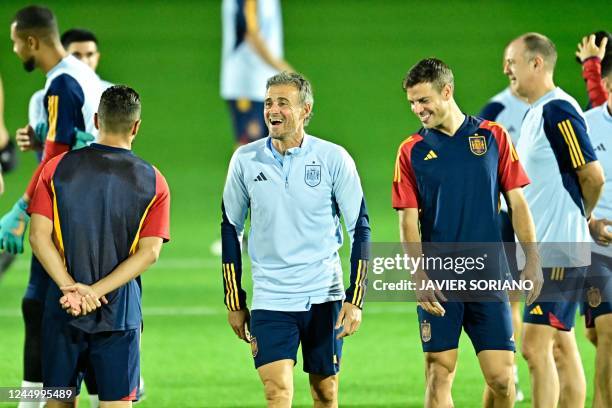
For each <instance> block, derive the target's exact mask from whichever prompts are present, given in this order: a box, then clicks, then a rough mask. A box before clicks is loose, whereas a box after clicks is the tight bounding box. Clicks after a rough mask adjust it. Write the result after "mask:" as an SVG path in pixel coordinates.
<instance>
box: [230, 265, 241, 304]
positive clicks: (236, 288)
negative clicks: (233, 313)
mask: <svg viewBox="0 0 612 408" xmlns="http://www.w3.org/2000/svg"><path fill="white" fill-rule="evenodd" d="M230 267H231V270H232V284H233V289H232V294H233V295H234V299H235V300H236V303H235V304H236V310H239V309H240V300H239V299H238V285H236V271H235V270H234V264H233V263H231V264H230Z"/></svg>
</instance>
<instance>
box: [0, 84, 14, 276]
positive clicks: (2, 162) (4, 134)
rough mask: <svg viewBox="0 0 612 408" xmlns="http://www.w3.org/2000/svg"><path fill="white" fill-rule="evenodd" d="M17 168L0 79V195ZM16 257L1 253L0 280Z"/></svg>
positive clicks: (8, 253)
mask: <svg viewBox="0 0 612 408" xmlns="http://www.w3.org/2000/svg"><path fill="white" fill-rule="evenodd" d="M15 166H17V154H16V149H15V144H14V143H13V141H12V140H11V138H10V137H9V133H8V130H7V129H6V125H5V123H4V87H3V85H2V78H0V194H1V193H2V192H4V178H3V177H4V173H8V172H10V171H12V170H13V168H15ZM14 259H15V255H13V254H11V253H10V252H0V278H2V275H4V272H5V271H6V270H7V269H8V267H9V266H10V265H11V263H12V262H13V260H14Z"/></svg>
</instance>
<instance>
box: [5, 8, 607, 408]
mask: <svg viewBox="0 0 612 408" xmlns="http://www.w3.org/2000/svg"><path fill="white" fill-rule="evenodd" d="M46 3H47V4H48V5H50V6H51V7H52V8H53V9H54V11H55V12H56V15H57V16H58V19H59V23H60V29H62V30H65V29H67V28H70V27H87V28H90V29H92V30H93V31H94V32H96V34H97V35H98V38H99V40H100V49H101V52H102V60H101V63H100V68H99V73H100V75H101V76H102V77H103V78H105V79H107V80H109V81H112V82H115V83H126V84H129V85H131V86H133V87H134V88H135V89H137V90H138V91H139V92H140V93H141V96H142V101H143V125H142V129H141V133H140V134H139V136H138V138H137V140H136V143H135V145H134V150H135V151H136V153H137V154H139V155H140V156H141V157H143V158H145V159H147V160H149V161H150V162H152V163H154V164H155V165H157V166H158V168H159V169H160V170H161V171H162V172H163V173H164V174H165V175H166V178H167V180H168V182H169V184H170V188H171V191H172V241H171V242H170V243H169V244H167V245H166V246H165V248H164V251H163V253H162V257H161V260H160V261H159V263H158V264H157V265H156V266H155V267H154V268H152V269H151V270H150V271H148V272H147V273H146V274H145V275H144V277H143V284H144V316H145V326H146V330H145V333H144V336H143V345H142V372H143V375H144V378H145V381H146V386H147V394H148V397H147V399H146V400H145V401H144V402H143V403H142V404H141V406H142V407H177V406H180V407H258V406H263V405H264V400H263V394H262V390H261V386H260V384H259V380H258V377H257V374H256V371H255V370H254V369H253V367H252V359H251V357H250V348H249V347H248V346H247V345H246V344H245V343H242V342H240V341H239V340H237V339H236V338H235V336H234V335H233V333H232V331H231V329H230V328H229V326H228V325H227V323H226V312H225V308H224V306H223V303H222V278H221V271H220V269H221V268H220V260H219V259H218V258H215V257H214V256H213V255H212V254H211V253H210V251H209V246H210V244H211V243H212V241H214V240H215V239H217V237H218V235H219V223H220V201H221V198H220V194H221V190H222V187H223V182H224V179H225V172H226V169H227V164H228V161H229V158H230V156H231V154H232V151H233V145H234V142H233V136H232V131H231V127H230V122H229V115H228V111H227V108H226V106H225V104H224V102H223V101H222V100H221V99H220V97H219V94H218V88H219V66H220V55H221V50H220V44H221V27H220V2H218V1H213V0H203V1H186V0H179V1H172V2H163V1H135V0H134V1H129V2H117V1H114V2H110V1H108V2H105V1H94V0H92V1H89V2H78V3H77V2H74V1H48V2H46ZM25 4H27V3H23V2H16V1H11V0H5V1H2V2H1V3H0V23H1V24H4V31H3V32H4V36H1V38H0V44H1V45H2V46H1V47H0V50H1V51H0V73H1V74H2V78H3V80H4V87H5V94H6V113H5V116H6V122H7V126H8V127H9V129H10V131H11V133H13V132H14V131H15V129H16V128H17V127H21V126H23V125H24V124H25V123H26V122H27V102H28V99H29V97H30V95H31V94H32V92H34V91H35V90H36V89H39V88H41V87H42V86H43V83H44V78H43V75H42V74H41V73H40V72H35V73H32V74H26V73H25V72H24V71H23V70H22V68H21V63H20V62H19V61H18V60H17V58H16V57H15V56H14V55H13V54H12V52H11V47H12V46H11V43H10V40H9V24H10V21H11V18H12V16H13V15H14V13H15V11H16V10H17V9H18V8H20V7H21V6H23V5H25ZM606 10H607V11H606ZM283 12H284V31H285V48H286V58H287V60H288V61H289V62H290V63H291V64H292V65H293V66H294V67H295V68H296V69H298V70H299V71H301V72H303V73H304V74H305V75H306V76H308V77H309V78H310V79H311V81H312V83H313V86H314V92H315V105H314V109H315V117H314V119H313V121H312V123H311V125H310V126H309V128H308V131H309V132H310V133H312V134H314V135H317V136H320V137H323V138H326V139H329V140H331V141H334V142H337V143H340V144H342V145H344V146H345V147H346V148H347V149H348V151H349V152H350V153H351V154H352V155H353V157H354V158H355V161H356V163H357V166H358V168H359V171H360V173H361V177H362V180H363V186H364V190H365V193H366V197H367V200H368V205H369V211H370V216H371V224H372V228H373V236H372V238H373V240H374V241H376V242H392V241H396V240H397V239H398V233H397V221H396V215H395V213H394V211H393V210H392V209H391V208H390V183H391V177H392V174H393V161H394V158H395V153H396V148H397V146H398V144H399V142H400V141H402V140H403V139H404V138H405V137H406V136H408V135H409V134H410V133H411V132H413V131H415V130H416V129H417V128H418V123H417V121H416V119H415V118H414V116H413V115H412V113H411V112H410V109H409V106H408V104H407V103H406V102H405V97H404V95H403V93H402V91H401V87H400V84H401V80H402V78H403V75H404V73H405V72H406V70H407V69H408V68H409V67H410V66H411V65H412V64H414V63H415V62H416V61H418V60H419V59H421V58H423V57H427V56H437V57H439V58H441V59H443V60H445V61H446V62H447V63H448V64H449V65H450V66H451V67H452V68H453V70H454V73H455V81H456V98H457V100H458V102H459V104H460V106H461V107H462V108H463V110H464V111H465V112H467V113H475V112H477V111H478V110H479V109H480V107H481V106H482V105H484V104H485V102H486V101H487V99H488V98H489V97H490V96H492V95H493V94H495V93H497V92H498V91H500V90H501V89H502V88H503V87H504V86H505V85H506V79H505V77H504V76H503V75H502V72H501V60H502V52H503V48H504V46H505V44H506V43H507V42H508V41H509V40H511V39H512V38H514V37H516V36H517V35H519V34H521V33H523V32H526V31H539V32H542V33H544V34H546V35H548V36H550V38H551V39H552V40H553V41H555V43H556V44H557V48H558V51H559V62H558V68H557V74H556V81H557V84H558V85H559V86H561V87H563V88H564V89H565V90H567V91H568V92H569V93H570V94H572V95H574V96H575V97H576V98H577V99H578V100H579V101H580V103H581V104H584V103H585V102H586V91H585V89H584V84H583V82H582V79H581V77H580V67H579V66H578V65H577V64H576V63H575V61H574V50H575V46H576V44H577V42H578V41H579V39H580V38H581V36H582V35H584V34H586V33H588V32H591V31H594V30H599V29H602V28H608V29H610V27H609V26H608V27H606V25H605V24H606V23H608V24H609V23H610V20H609V18H606V17H605V16H606V15H608V16H609V4H608V3H607V2H605V1H591V2H590V4H588V6H587V5H586V4H583V3H580V2H565V1H561V2H560V1H535V2H534V1H530V2H528V1H515V2H501V1H499V2H474V1H454V2H450V1H431V2H414V1H401V0H395V1H376V2H375V1H365V0H364V1H358V0H355V1H339V0H310V1H298V0H288V1H284V2H283ZM34 165H35V161H34V158H33V157H31V155H22V160H21V165H20V167H19V169H18V170H17V171H16V172H15V173H13V174H10V175H7V176H6V180H5V181H6V185H7V187H6V193H5V194H4V196H3V197H2V198H0V211H1V212H2V213H4V212H5V211H6V210H7V209H8V208H10V206H11V205H12V204H13V203H14V201H15V200H16V199H17V197H18V196H20V195H21V193H22V192H23V190H24V188H25V185H26V183H27V179H28V178H29V176H30V174H31V172H32V169H33V168H34ZM27 251H28V253H27V254H24V255H23V256H21V257H20V259H19V260H18V262H17V263H16V264H15V266H14V267H13V268H12V269H11V270H10V271H9V272H8V273H7V275H5V276H4V278H3V279H2V280H1V281H0V386H17V385H19V384H20V381H21V375H22V368H21V360H22V357H21V350H22V344H23V343H22V342H23V323H22V320H21V315H20V304H21V296H22V295H23V292H24V290H25V285H26V282H27V277H28V268H29V263H28V259H29V249H28V250H27ZM344 255H345V256H346V251H345V252H344ZM246 276H247V278H246V280H247V281H248V280H249V278H248V276H249V274H248V273H247V275H246ZM577 326H578V330H577V336H578V340H579V346H580V350H581V353H582V356H583V362H584V365H585V370H586V374H587V378H588V380H589V402H588V404H590V396H591V394H592V393H591V388H592V381H591V379H592V376H593V361H594V351H593V348H592V347H591V346H590V345H589V344H588V343H587V342H586V340H585V339H584V337H583V334H582V333H583V330H582V321H581V320H580V321H579V323H578V324H577ZM295 374H296V377H295V398H294V402H295V406H310V396H309V391H308V387H307V378H306V376H305V375H304V374H303V373H302V372H301V362H298V367H296V370H295ZM520 374H521V381H522V385H523V387H524V391H528V389H527V387H528V374H527V371H526V366H525V364H524V363H523V362H521V365H520ZM341 378H342V380H341V384H340V404H341V406H343V407H407V406H408V407H419V406H422V398H423V394H424V385H423V384H424V380H423V368H422V353H421V346H420V341H419V336H418V324H417V320H416V313H415V305H414V304H409V303H403V304H401V303H393V304H391V303H369V304H367V305H366V307H365V311H364V317H363V325H362V327H361V329H360V331H359V333H358V334H357V335H356V336H354V337H351V338H349V339H348V340H347V341H346V342H345V349H344V356H343V366H342V375H341ZM482 387H483V381H482V379H481V375H480V371H479V368H478V363H477V360H476V358H475V356H474V352H473V349H472V347H471V345H470V344H469V341H467V338H466V336H463V338H462V344H461V353H460V361H459V367H458V374H457V377H456V380H455V386H454V399H455V403H456V405H457V406H458V407H474V406H478V405H479V401H480V395H481V391H482ZM529 405H530V404H529V403H528V402H526V403H524V404H522V405H520V406H525V407H526V406H529ZM0 406H10V404H9V405H7V404H0ZM82 406H88V404H87V401H85V400H84V401H83V404H82Z"/></svg>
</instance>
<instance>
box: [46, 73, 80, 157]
mask: <svg viewBox="0 0 612 408" xmlns="http://www.w3.org/2000/svg"><path fill="white" fill-rule="evenodd" d="M84 101H85V95H84V94H83V90H82V89H81V86H80V85H79V83H78V82H77V81H76V80H75V79H74V78H73V77H71V76H70V75H67V74H63V75H59V76H58V77H57V78H55V79H53V81H52V82H51V85H50V86H49V89H48V90H47V93H46V94H45V97H44V101H43V103H44V105H45V110H46V111H47V118H48V124H49V130H48V133H47V140H49V141H51V142H55V143H62V144H66V145H69V146H72V145H73V144H74V142H75V128H78V129H81V130H85V119H84V118H83V110H82V108H83V104H84Z"/></svg>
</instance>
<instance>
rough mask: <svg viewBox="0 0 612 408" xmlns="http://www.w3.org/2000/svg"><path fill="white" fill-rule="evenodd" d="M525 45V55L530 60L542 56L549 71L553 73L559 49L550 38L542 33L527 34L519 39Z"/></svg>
mask: <svg viewBox="0 0 612 408" xmlns="http://www.w3.org/2000/svg"><path fill="white" fill-rule="evenodd" d="M519 38H520V39H521V40H523V44H525V54H526V57H527V59H528V60H530V61H531V60H532V59H534V58H535V57H536V56H538V55H539V56H541V57H542V60H544V64H545V65H546V68H547V69H548V71H550V72H552V71H554V69H555V65H556V64H557V48H556V47H555V43H553V42H552V41H551V40H550V38H548V37H546V36H545V35H542V34H540V33H527V34H523V35H522V36H520V37H519Z"/></svg>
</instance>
